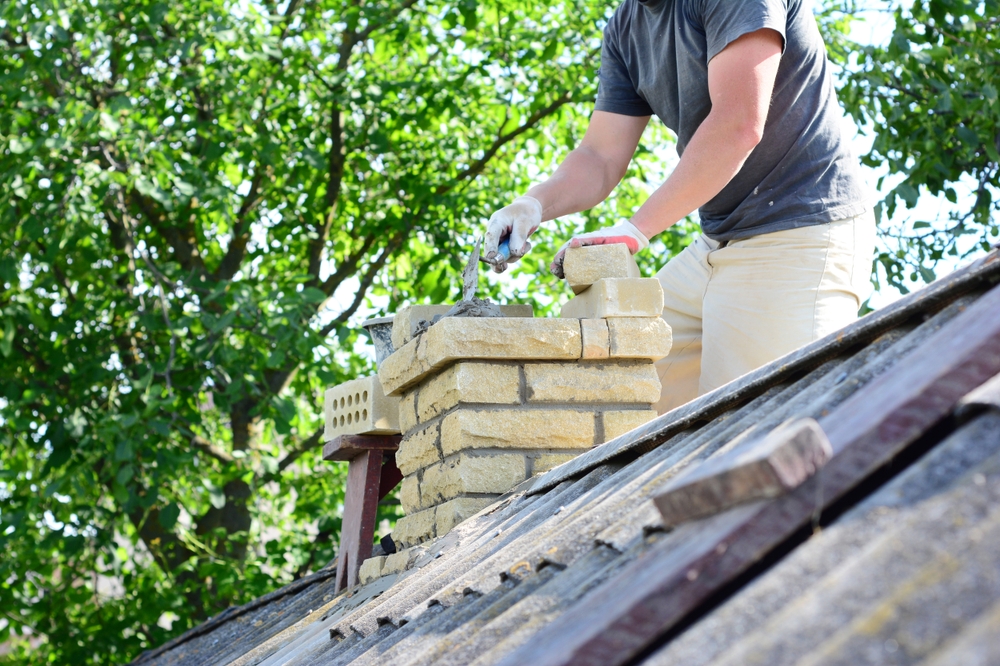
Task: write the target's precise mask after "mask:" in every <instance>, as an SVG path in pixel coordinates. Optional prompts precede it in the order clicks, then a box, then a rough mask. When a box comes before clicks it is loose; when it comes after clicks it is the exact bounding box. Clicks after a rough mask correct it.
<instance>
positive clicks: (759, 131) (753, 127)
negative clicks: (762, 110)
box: [732, 117, 764, 154]
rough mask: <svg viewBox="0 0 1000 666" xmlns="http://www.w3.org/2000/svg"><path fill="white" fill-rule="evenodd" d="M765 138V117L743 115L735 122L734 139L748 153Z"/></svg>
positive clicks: (735, 143)
mask: <svg viewBox="0 0 1000 666" xmlns="http://www.w3.org/2000/svg"><path fill="white" fill-rule="evenodd" d="M763 138H764V119H763V118H759V119H758V118H754V117H743V118H740V119H738V120H737V121H736V122H735V123H734V124H733V129H732V139H733V142H734V145H736V146H739V147H740V148H741V149H743V150H745V151H746V152H747V154H749V153H750V152H751V151H753V149H754V148H756V147H757V144H758V143H760V142H761V139H763Z"/></svg>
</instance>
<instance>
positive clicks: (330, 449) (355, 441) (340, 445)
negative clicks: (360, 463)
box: [323, 435, 402, 461]
mask: <svg viewBox="0 0 1000 666" xmlns="http://www.w3.org/2000/svg"><path fill="white" fill-rule="evenodd" d="M401 439H402V437H401V436H400V435H341V436H339V437H334V438H333V439H331V440H330V441H329V442H327V443H326V444H324V445H323V460H341V461H347V460H352V459H353V458H354V457H355V456H357V455H359V454H361V453H364V452H365V451H392V452H395V451H396V449H398V448H399V441H400V440H401Z"/></svg>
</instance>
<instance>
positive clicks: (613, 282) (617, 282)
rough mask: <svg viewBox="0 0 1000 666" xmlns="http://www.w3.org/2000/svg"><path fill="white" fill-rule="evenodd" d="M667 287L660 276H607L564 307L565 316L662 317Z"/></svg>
mask: <svg viewBox="0 0 1000 666" xmlns="http://www.w3.org/2000/svg"><path fill="white" fill-rule="evenodd" d="M662 314H663V287H662V286H660V281H659V280H657V279H656V278H604V279H601V280H598V281H597V282H595V283H594V284H593V285H591V286H590V288H589V289H587V290H586V291H583V292H580V293H579V294H577V296H576V297H575V298H572V299H570V301H569V302H568V303H566V305H564V306H563V307H562V313H561V314H560V316H561V317H563V318H567V319H568V318H574V317H575V318H577V319H602V318H609V317H659V316H660V315H662Z"/></svg>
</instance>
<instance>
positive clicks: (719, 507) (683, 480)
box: [653, 419, 833, 527]
mask: <svg viewBox="0 0 1000 666" xmlns="http://www.w3.org/2000/svg"><path fill="white" fill-rule="evenodd" d="M832 453H833V450H832V448H831V446H830V442H829V440H827V438H826V435H825V434H824V433H823V430H822V429H821V428H820V426H819V424H818V423H817V422H816V421H815V420H813V419H798V420H796V421H793V422H791V423H788V424H785V425H782V426H779V427H777V428H775V429H774V430H772V431H771V432H770V433H769V434H768V435H767V436H766V437H763V438H761V439H759V440H757V442H756V443H753V444H750V445H749V446H742V447H738V448H736V449H734V450H732V451H728V452H726V453H724V454H722V455H720V456H718V457H716V458H709V459H708V460H706V461H704V462H703V463H701V464H697V465H693V466H691V467H689V468H688V469H687V470H686V471H685V472H683V473H681V474H679V475H677V476H676V477H674V478H673V479H672V480H671V481H670V482H669V483H668V484H667V485H666V486H665V487H664V488H663V489H662V490H661V491H659V493H658V494H657V495H656V496H655V497H654V498H653V501H654V502H655V503H656V508H657V509H659V510H660V515H661V516H663V524H664V525H665V526H668V527H672V526H676V525H680V524H681V523H685V522H687V521H689V520H695V519H698V518H704V517H707V516H712V515H715V514H716V513H719V512H721V511H725V510H726V509H729V508H732V507H734V506H736V505H738V504H746V503H747V502H753V501H755V500H759V499H766V498H770V497H777V496H778V495H782V494H784V493H786V492H788V491H789V490H792V489H794V488H797V487H798V486H800V485H802V483H803V482H805V480H806V479H808V478H809V477H811V476H812V475H813V474H815V473H816V471H817V470H818V469H819V468H820V467H822V466H823V465H825V464H826V462H827V461H828V460H829V459H830V456H831V455H832Z"/></svg>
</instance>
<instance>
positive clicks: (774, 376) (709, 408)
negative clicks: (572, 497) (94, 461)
mask: <svg viewBox="0 0 1000 666" xmlns="http://www.w3.org/2000/svg"><path fill="white" fill-rule="evenodd" d="M998 274H1000V251H998V250H993V251H992V252H990V253H989V254H988V255H986V256H985V257H983V258H981V259H977V260H976V261H974V262H972V263H971V264H969V265H968V266H964V267H962V268H960V269H958V270H957V271H955V272H954V273H952V274H950V275H947V276H945V277H943V278H941V279H940V280H937V281H936V282H933V283H931V284H930V285H928V286H927V287H925V288H923V289H921V290H919V291H915V292H913V293H912V294H909V295H907V296H904V297H903V298H901V299H899V300H898V301H896V302H895V303H893V304H892V305H889V306H888V307H885V308H882V309H880V310H876V311H875V312H872V313H871V314H868V315H866V316H864V317H862V318H861V319H859V320H858V321H857V322H855V323H853V324H851V325H850V326H847V327H846V328H844V329H842V330H840V331H835V332H833V333H831V334H830V335H828V336H826V337H825V338H821V339H819V340H817V341H815V342H813V343H810V344H808V345H806V346H805V347H802V348H801V349H797V350H795V351H793V352H790V353H789V354H787V355H785V356H783V357H782V358H780V359H778V360H776V361H774V362H773V363H769V364H767V365H766V366H764V367H762V368H758V369H757V370H754V371H753V372H749V373H747V374H745V375H743V376H742V377H740V378H739V379H736V380H734V381H732V382H730V383H729V384H726V385H725V386H722V387H720V388H718V389H716V390H714V391H711V392H710V393H706V394H705V395H703V396H699V397H698V398H696V399H694V400H692V401H691V402H689V403H687V404H685V405H681V406H680V407H677V408H676V409H674V410H672V411H669V412H667V413H666V414H663V415H661V416H659V417H657V418H655V419H653V420H652V421H650V422H649V423H647V424H645V425H643V426H640V427H639V428H636V429H635V430H632V431H631V432H629V433H627V434H625V435H622V436H621V437H617V438H615V439H613V440H610V441H608V442H605V443H604V444H601V445H600V446H597V447H595V448H594V449H592V450H590V451H587V452H586V453H584V454H582V455H579V456H577V457H576V458H574V459H573V460H571V461H570V462H568V463H565V464H563V465H559V466H558V467H556V468H555V469H553V470H551V471H549V472H546V473H545V474H542V475H540V476H538V477H537V478H536V479H535V480H534V482H533V483H532V485H531V486H530V487H529V489H528V490H527V493H528V494H529V495H534V494H537V493H541V492H545V491H546V490H548V489H549V488H554V487H555V486H557V485H559V484H560V483H562V482H563V481H566V480H567V479H571V478H574V477H577V476H580V475H582V474H585V473H586V472H588V471H589V470H591V469H593V468H594V467H597V466H598V465H603V464H604V463H607V462H609V461H611V460H612V459H614V458H616V457H618V456H621V455H626V454H632V455H640V454H642V453H645V452H646V451H650V450H652V449H653V448H655V447H656V446H659V445H660V444H662V443H663V442H665V441H667V440H668V439H670V438H671V437H673V436H674V435H676V434H677V433H679V432H681V431H682V430H684V429H686V428H688V427H690V426H691V425H692V424H694V423H696V422H698V421H701V420H706V419H711V418H714V417H715V416H717V415H718V414H721V413H722V412H724V411H726V410H728V409H732V408H734V407H736V406H738V405H740V404H743V403H745V402H747V401H748V400H751V399H753V398H754V397H756V396H757V395H759V394H760V393H761V392H762V391H764V390H766V389H767V388H769V387H771V386H774V385H776V384H778V383H780V382H782V381H785V380H787V379H788V378H789V377H792V376H793V375H795V374H797V373H800V372H804V371H806V370H809V369H810V368H813V367H815V366H818V365H819V364H821V363H823V362H824V361H827V360H829V359H831V358H833V357H834V356H836V355H838V354H842V353H844V352H845V351H847V350H850V349H851V348H853V347H857V346H859V345H866V344H868V343H870V342H871V341H872V340H874V339H876V338H877V337H878V336H880V335H882V334H883V333H885V332H886V331H888V330H890V329H892V328H895V327H896V326H899V325H901V324H903V323H904V322H906V321H908V320H910V319H912V318H913V317H916V316H918V315H921V314H927V313H932V312H935V311H936V310H938V309H940V308H941V307H943V306H944V305H945V304H947V303H949V302H951V301H953V300H955V299H956V298H958V297H959V296H961V295H963V294H966V293H969V292H970V291H972V290H974V289H977V288H979V287H981V286H982V285H983V284H984V283H985V284H989V283H991V282H992V281H993V280H995V278H996V276H997V275H998Z"/></svg>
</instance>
